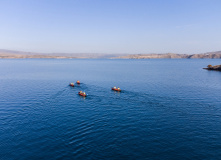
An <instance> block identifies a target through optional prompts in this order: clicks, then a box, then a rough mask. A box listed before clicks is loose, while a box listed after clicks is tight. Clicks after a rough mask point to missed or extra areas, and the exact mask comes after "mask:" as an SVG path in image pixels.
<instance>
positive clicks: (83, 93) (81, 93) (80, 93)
mask: <svg viewBox="0 0 221 160" xmlns="http://www.w3.org/2000/svg"><path fill="white" fill-rule="evenodd" d="M78 94H79V95H80V96H83V97H86V96H87V95H86V93H85V92H82V91H80V92H78Z"/></svg>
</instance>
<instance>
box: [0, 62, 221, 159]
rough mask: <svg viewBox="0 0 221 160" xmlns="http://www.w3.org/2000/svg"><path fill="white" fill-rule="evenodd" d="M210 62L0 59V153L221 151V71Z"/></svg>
mask: <svg viewBox="0 0 221 160" xmlns="http://www.w3.org/2000/svg"><path fill="white" fill-rule="evenodd" d="M208 64H212V65H217V64H220V60H218V59H149V60H129V59H128V60H122V59H116V60H110V59H20V60H19V59H17V60H16V59H11V60H10V59H7V60H0V135H1V136H0V151H1V152H0V157H2V159H218V157H220V156H221V95H220V91H221V72H217V71H207V70H203V69H202V68H203V67H206V66H207V65H208ZM77 80H80V81H81V84H80V85H75V87H70V86H68V84H69V83H70V82H74V83H75V82H76V81H77ZM113 86H117V87H120V88H121V89H122V92H120V93H119V92H115V91H112V90H111V87H113ZM80 90H82V91H85V92H86V93H87V94H88V96H87V97H86V98H82V97H80V96H79V95H78V94H77V93H78V91H80Z"/></svg>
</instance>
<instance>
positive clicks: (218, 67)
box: [203, 65, 221, 71]
mask: <svg viewBox="0 0 221 160" xmlns="http://www.w3.org/2000/svg"><path fill="white" fill-rule="evenodd" d="M203 69H207V70H217V71H221V65H216V66H212V65H208V66H207V68H203Z"/></svg>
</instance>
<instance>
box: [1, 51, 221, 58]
mask: <svg viewBox="0 0 221 160" xmlns="http://www.w3.org/2000/svg"><path fill="white" fill-rule="evenodd" d="M24 58H56V59H70V58H104V59H181V58H183V59H192V58H198V59H203V58H210V59H220V58H221V51H217V52H207V53H201V54H176V53H165V54H96V53H95V54H92V53H90V54H87V53H79V54H77V53H73V54H71V53H50V54H48V53H34V52H22V51H12V50H3V49H0V59H24Z"/></svg>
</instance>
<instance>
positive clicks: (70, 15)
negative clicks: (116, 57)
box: [0, 0, 221, 54]
mask: <svg viewBox="0 0 221 160" xmlns="http://www.w3.org/2000/svg"><path fill="white" fill-rule="evenodd" d="M0 49H11V50H20V51H32V52H46V53H51V52H59V53H131V54H132V53H167V52H173V53H189V54H192V53H203V52H208V51H218V50H221V0H0Z"/></svg>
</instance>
